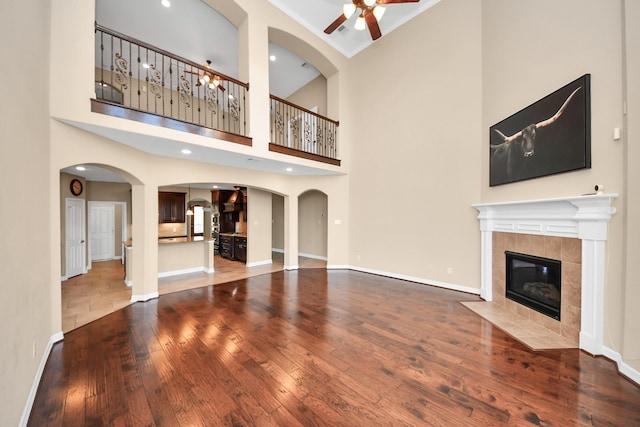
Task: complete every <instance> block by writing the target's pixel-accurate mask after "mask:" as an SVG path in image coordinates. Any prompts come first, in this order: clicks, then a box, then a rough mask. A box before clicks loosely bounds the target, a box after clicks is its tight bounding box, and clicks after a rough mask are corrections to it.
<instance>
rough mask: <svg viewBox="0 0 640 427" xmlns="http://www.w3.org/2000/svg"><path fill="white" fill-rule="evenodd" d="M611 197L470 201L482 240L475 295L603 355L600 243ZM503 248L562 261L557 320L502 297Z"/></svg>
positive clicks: (604, 235) (602, 247)
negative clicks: (477, 294) (489, 201)
mask: <svg viewBox="0 0 640 427" xmlns="http://www.w3.org/2000/svg"><path fill="white" fill-rule="evenodd" d="M616 197H617V195H616V194H598V195H586V196H577V197H567V198H557V199H541V200H528V201H515V202H499V203H487V204H478V205H474V208H476V209H477V210H478V211H479V215H478V219H479V220H480V232H481V245H482V250H481V269H482V272H481V274H482V277H481V289H480V296H481V297H482V298H483V299H484V300H485V301H493V303H494V304H498V305H501V306H503V307H505V308H506V309H508V310H510V311H513V312H515V313H518V314H520V315H522V316H525V317H527V318H528V319H529V320H530V321H531V322H534V323H536V324H539V325H542V326H544V327H546V328H547V329H550V330H552V331H555V332H556V333H558V334H560V335H562V336H563V337H566V338H567V339H569V341H573V342H576V343H579V344H578V345H579V348H581V349H583V350H585V351H587V352H589V353H591V354H593V355H599V354H604V350H605V349H604V344H603V334H604V308H603V307H604V306H603V297H604V286H605V283H604V278H605V275H604V267H605V246H606V240H607V224H608V222H609V219H610V218H611V215H613V214H614V213H615V208H613V207H611V203H612V201H613V200H614V199H615V198H616ZM505 250H510V251H513V252H520V253H525V254H529V255H536V256H542V257H545V258H552V259H558V260H561V261H562V290H561V292H562V295H561V299H562V302H561V306H562V307H561V314H560V317H561V321H560V322H559V321H557V320H554V319H552V318H550V317H548V316H545V315H542V314H540V313H538V312H535V311H534V310H531V309H529V308H527V307H524V306H521V305H520V304H517V303H515V302H513V301H511V300H507V299H506V298H505V255H504V251H505Z"/></svg>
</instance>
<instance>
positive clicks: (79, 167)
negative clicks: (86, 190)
mask: <svg viewBox="0 0 640 427" xmlns="http://www.w3.org/2000/svg"><path fill="white" fill-rule="evenodd" d="M76 170H77V171H86V170H87V168H85V167H84V166H76Z"/></svg>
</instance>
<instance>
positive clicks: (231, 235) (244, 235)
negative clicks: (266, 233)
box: [220, 233, 247, 237]
mask: <svg viewBox="0 0 640 427" xmlns="http://www.w3.org/2000/svg"><path fill="white" fill-rule="evenodd" d="M220 235H221V236H229V237H247V233H220Z"/></svg>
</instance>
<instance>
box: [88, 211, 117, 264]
mask: <svg viewBox="0 0 640 427" xmlns="http://www.w3.org/2000/svg"><path fill="white" fill-rule="evenodd" d="M115 226H116V222H115V206H114V205H113V204H111V203H99V204H98V203H90V204H89V249H90V252H91V261H104V260H111V259H114V258H115Z"/></svg>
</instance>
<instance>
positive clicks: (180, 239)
mask: <svg viewBox="0 0 640 427" xmlns="http://www.w3.org/2000/svg"><path fill="white" fill-rule="evenodd" d="M212 240H215V239H213V238H211V237H202V236H193V237H162V238H159V239H158V244H159V245H167V244H172V243H193V242H209V241H212Z"/></svg>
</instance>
